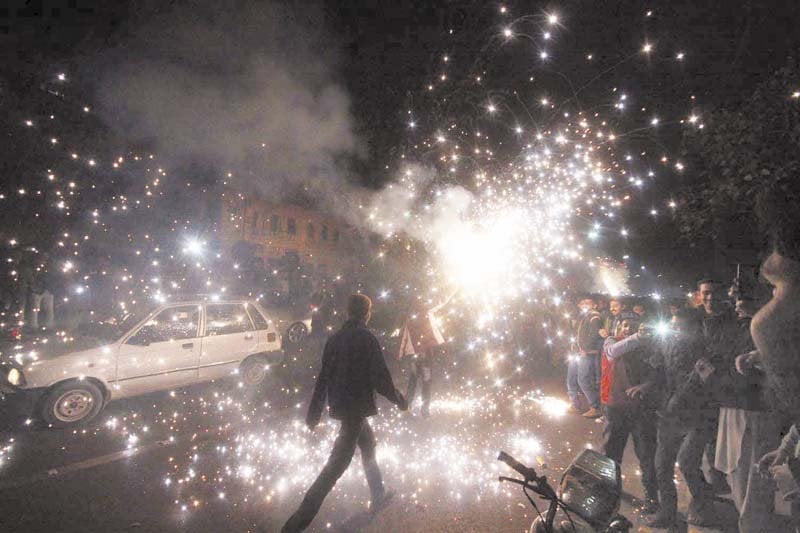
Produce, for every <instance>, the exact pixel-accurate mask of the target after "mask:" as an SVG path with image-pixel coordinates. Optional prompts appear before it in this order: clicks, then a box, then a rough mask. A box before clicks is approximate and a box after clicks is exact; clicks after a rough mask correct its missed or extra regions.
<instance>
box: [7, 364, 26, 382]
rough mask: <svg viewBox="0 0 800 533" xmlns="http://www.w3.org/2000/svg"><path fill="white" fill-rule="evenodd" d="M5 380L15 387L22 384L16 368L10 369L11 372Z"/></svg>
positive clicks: (19, 373)
mask: <svg viewBox="0 0 800 533" xmlns="http://www.w3.org/2000/svg"><path fill="white" fill-rule="evenodd" d="M7 378H8V382H9V383H11V384H12V385H17V386H19V385H22V382H23V379H22V372H20V371H19V370H17V369H16V368H12V369H11V370H9V371H8V376H7Z"/></svg>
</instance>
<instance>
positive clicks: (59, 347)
mask: <svg viewBox="0 0 800 533" xmlns="http://www.w3.org/2000/svg"><path fill="white" fill-rule="evenodd" d="M109 344H110V343H109V342H108V341H107V340H104V339H99V338H97V337H88V336H78V337H67V336H65V337H60V336H53V337H49V338H40V339H35V340H33V341H30V342H26V343H22V344H16V345H14V346H11V347H10V349H4V350H3V351H2V358H3V359H4V360H8V361H13V362H16V363H17V364H23V365H28V364H29V363H31V362H36V361H51V360H53V359H63V358H64V357H67V356H79V357H80V356H82V355H89V354H92V355H94V354H95V352H97V353H103V348H104V347H107V346H108V345H109ZM106 351H108V349H106Z"/></svg>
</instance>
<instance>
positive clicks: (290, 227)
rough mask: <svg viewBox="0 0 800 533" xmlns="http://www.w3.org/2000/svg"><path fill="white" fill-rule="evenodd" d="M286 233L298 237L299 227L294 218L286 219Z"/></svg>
mask: <svg viewBox="0 0 800 533" xmlns="http://www.w3.org/2000/svg"><path fill="white" fill-rule="evenodd" d="M286 232H287V233H288V234H289V235H296V234H297V225H296V224H295V221H294V219H293V218H287V219H286Z"/></svg>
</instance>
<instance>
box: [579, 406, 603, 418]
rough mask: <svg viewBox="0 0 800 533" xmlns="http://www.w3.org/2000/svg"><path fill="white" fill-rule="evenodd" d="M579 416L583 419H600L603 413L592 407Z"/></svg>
mask: <svg viewBox="0 0 800 533" xmlns="http://www.w3.org/2000/svg"><path fill="white" fill-rule="evenodd" d="M581 416H583V417H584V418H600V417H601V416H603V413H602V412H601V411H600V409H597V408H596V407H592V408H591V409H589V410H588V411H586V412H585V413H583V415H581Z"/></svg>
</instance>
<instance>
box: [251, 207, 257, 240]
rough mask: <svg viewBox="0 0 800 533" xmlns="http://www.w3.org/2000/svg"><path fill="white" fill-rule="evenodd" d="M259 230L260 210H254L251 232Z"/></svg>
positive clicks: (254, 232)
mask: <svg viewBox="0 0 800 533" xmlns="http://www.w3.org/2000/svg"><path fill="white" fill-rule="evenodd" d="M257 231H258V211H253V223H252V225H251V226H250V233H252V234H253V235H255V234H256V232H257Z"/></svg>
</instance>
